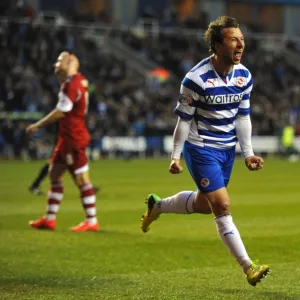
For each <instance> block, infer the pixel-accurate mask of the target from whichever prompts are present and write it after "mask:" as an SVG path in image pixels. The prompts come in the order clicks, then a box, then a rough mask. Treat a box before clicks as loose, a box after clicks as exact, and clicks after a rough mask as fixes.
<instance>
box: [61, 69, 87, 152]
mask: <svg viewBox="0 0 300 300" xmlns="http://www.w3.org/2000/svg"><path fill="white" fill-rule="evenodd" d="M88 105H89V98H88V81H87V79H86V78H85V77H84V76H83V75H82V74H80V73H77V74H75V75H73V76H71V77H69V78H68V79H67V80H66V81H65V82H64V83H63V84H62V85H61V88H60V91H59V94H58V103H57V106H56V108H57V109H58V110H60V111H62V112H64V113H65V116H64V117H63V118H61V119H60V120H59V132H58V142H67V143H73V144H76V145H78V146H82V147H86V146H87V145H88V144H89V141H90V135H89V133H88V130H87V128H86V124H85V115H86V113H87V110H88Z"/></svg>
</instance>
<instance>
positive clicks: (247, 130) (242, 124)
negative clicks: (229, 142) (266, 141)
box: [236, 115, 254, 158]
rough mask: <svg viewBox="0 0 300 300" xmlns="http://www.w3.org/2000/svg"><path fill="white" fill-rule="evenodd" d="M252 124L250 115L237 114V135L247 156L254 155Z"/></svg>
mask: <svg viewBox="0 0 300 300" xmlns="http://www.w3.org/2000/svg"><path fill="white" fill-rule="evenodd" d="M251 134H252V124H251V119H250V115H247V116H243V115H237V118H236V135H237V138H238V141H239V144H240V146H241V150H242V152H243V155H244V157H245V158H247V157H249V156H253V155H254V153H253V148H252V143H251Z"/></svg>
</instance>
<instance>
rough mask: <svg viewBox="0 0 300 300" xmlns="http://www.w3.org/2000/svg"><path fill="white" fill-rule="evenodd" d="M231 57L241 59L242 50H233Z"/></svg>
mask: <svg viewBox="0 0 300 300" xmlns="http://www.w3.org/2000/svg"><path fill="white" fill-rule="evenodd" d="M233 57H234V59H235V60H241V58H242V52H234V54H233Z"/></svg>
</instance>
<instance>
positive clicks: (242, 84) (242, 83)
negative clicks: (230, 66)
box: [235, 77, 245, 87]
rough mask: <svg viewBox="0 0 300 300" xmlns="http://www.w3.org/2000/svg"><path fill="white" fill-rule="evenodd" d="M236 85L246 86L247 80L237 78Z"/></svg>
mask: <svg viewBox="0 0 300 300" xmlns="http://www.w3.org/2000/svg"><path fill="white" fill-rule="evenodd" d="M235 85H236V86H239V87H242V86H244V85H245V79H244V78H243V77H237V78H236V79H235Z"/></svg>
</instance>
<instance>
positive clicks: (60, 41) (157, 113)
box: [0, 14, 300, 158]
mask: <svg viewBox="0 0 300 300" xmlns="http://www.w3.org/2000/svg"><path fill="white" fill-rule="evenodd" d="M166 15H167V16H168V14H166ZM169 16H170V14H169ZM193 20H194V19H193ZM164 24H165V27H168V28H170V26H171V25H174V24H172V23H168V24H166V22H165V23H164ZM182 27H185V29H186V28H189V29H195V28H198V30H199V32H200V33H201V28H202V27H204V25H203V24H200V23H199V24H198V23H197V22H195V20H194V22H192V21H190V22H187V20H185V24H184V26H182ZM182 27H181V28H182ZM181 30H182V31H180V34H178V32H175V34H172V31H168V32H166V31H163V30H162V31H160V32H159V33H157V34H155V35H152V34H150V33H149V32H148V33H147V31H146V32H143V33H142V34H141V31H140V30H129V31H113V32H112V33H111V36H110V38H111V39H118V40H122V41H123V43H125V44H126V45H127V46H128V47H131V49H132V51H135V52H136V53H137V55H139V56H143V57H144V58H145V59H148V60H151V61H153V62H155V63H156V64H157V65H158V66H162V67H164V68H165V69H167V70H169V71H170V72H172V74H174V75H175V78H176V79H177V82H176V83H174V82H172V81H166V82H164V83H163V84H160V85H155V86H154V85H153V84H149V82H148V81H147V78H146V76H145V78H142V77H141V76H140V75H139V74H137V73H136V72H135V71H134V70H133V69H131V68H130V66H128V64H126V61H122V60H121V59H119V58H118V57H116V56H115V55H113V54H111V53H110V52H109V51H107V50H106V49H99V47H98V46H97V45H96V43H95V41H94V39H91V38H89V37H86V36H85V34H84V31H80V30H78V28H77V29H76V27H66V26H55V27H54V28H50V27H48V26H47V25H45V24H42V23H41V22H36V21H34V20H32V21H31V22H23V23H18V22H4V21H3V22H1V29H0V111H1V114H0V118H1V119H0V121H1V122H0V156H2V157H5V158H9V157H15V156H23V157H26V156H28V154H29V156H30V157H37V158H43V157H48V156H49V154H50V152H51V150H52V148H51V146H52V145H53V142H54V139H53V135H55V128H53V126H49V127H48V128H47V129H45V130H41V131H40V132H39V133H38V135H37V136H35V137H34V138H28V137H26V135H25V131H24V129H25V127H26V125H27V124H28V123H29V122H31V121H32V120H33V119H35V118H36V114H40V115H44V114H46V113H48V112H49V111H50V110H51V109H52V108H53V107H54V106H55V104H56V102H57V94H58V91H59V84H58V82H57V80H56V78H55V76H54V73H53V62H54V61H55V59H56V57H57V55H58V53H59V52H61V51H62V50H68V51H71V52H74V53H76V54H77V55H78V56H79V57H80V60H81V69H82V71H83V73H84V74H86V76H87V78H88V80H89V82H90V87H89V94H90V98H89V99H90V104H89V114H88V116H87V120H88V127H89V130H90V132H91V136H92V140H91V146H92V147H99V145H100V144H101V138H102V137H103V136H161V135H166V134H171V133H172V130H173V128H174V125H175V122H176V118H175V116H174V115H173V109H174V107H175V104H176V100H177V97H178V92H179V82H180V80H181V79H182V78H183V77H184V75H185V73H186V72H187V71H188V70H189V69H191V67H192V66H194V65H195V64H196V63H197V62H198V61H200V60H202V58H203V57H205V56H206V55H207V45H205V44H203V42H202V39H201V35H200V34H199V32H198V33H195V32H193V34H196V37H197V38H195V37H193V38H191V35H190V34H191V31H184V30H183V29H181ZM248 33H251V32H249V31H248ZM263 43H264V41H262V42H260V41H259V40H256V39H254V38H252V37H251V34H248V35H247V36H246V53H245V55H244V57H243V62H242V63H243V64H245V65H246V66H247V67H248V68H249V69H250V71H251V72H252V74H253V78H254V85H255V87H254V90H253V93H252V98H251V103H252V104H251V106H252V119H253V134H254V135H279V134H280V131H281V130H282V128H283V126H284V125H285V124H287V123H289V122H292V124H293V125H294V126H295V127H296V134H297V135H300V125H299V124H300V84H299V81H298V80H297V79H298V78H299V76H300V74H299V70H297V69H296V68H295V67H294V66H293V65H290V64H289V63H288V62H287V61H286V58H285V57H284V56H283V55H282V54H280V52H276V51H269V50H266V49H264V48H263V47H262V46H263ZM24 113H27V114H24Z"/></svg>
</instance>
